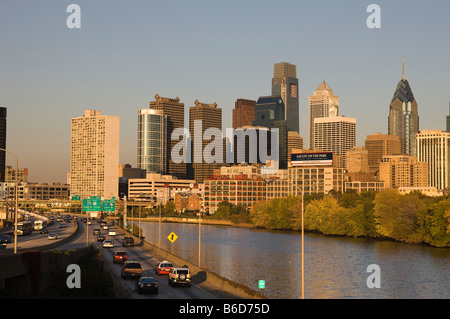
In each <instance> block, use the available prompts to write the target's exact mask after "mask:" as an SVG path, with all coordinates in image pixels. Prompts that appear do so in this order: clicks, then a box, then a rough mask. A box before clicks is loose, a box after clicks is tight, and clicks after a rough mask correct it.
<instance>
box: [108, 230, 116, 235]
mask: <svg viewBox="0 0 450 319" xmlns="http://www.w3.org/2000/svg"><path fill="white" fill-rule="evenodd" d="M108 235H109V236H116V235H117V234H116V231H115V230H114V229H110V230H109V232H108Z"/></svg>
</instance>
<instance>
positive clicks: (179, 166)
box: [150, 94, 187, 178]
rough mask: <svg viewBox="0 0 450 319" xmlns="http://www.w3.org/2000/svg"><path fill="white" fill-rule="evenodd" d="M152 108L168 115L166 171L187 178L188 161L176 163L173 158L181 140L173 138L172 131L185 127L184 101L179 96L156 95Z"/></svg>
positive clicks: (151, 103)
mask: <svg viewBox="0 0 450 319" xmlns="http://www.w3.org/2000/svg"><path fill="white" fill-rule="evenodd" d="M150 109H152V110H160V111H163V113H164V115H166V116H167V134H166V138H167V142H166V145H167V152H166V153H167V156H166V161H167V164H166V167H167V169H166V171H167V174H169V175H173V176H176V177H178V178H186V176H187V171H186V169H187V168H186V163H184V162H181V163H175V162H174V161H173V159H172V149H173V147H174V146H175V145H177V144H178V143H179V142H180V140H181V139H180V140H176V139H175V140H172V138H171V137H172V132H173V130H175V129H177V128H184V103H181V102H180V99H179V98H178V97H176V98H174V99H173V98H167V97H161V96H159V95H158V94H156V95H155V101H151V102H150Z"/></svg>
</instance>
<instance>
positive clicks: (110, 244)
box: [103, 239, 114, 248]
mask: <svg viewBox="0 0 450 319" xmlns="http://www.w3.org/2000/svg"><path fill="white" fill-rule="evenodd" d="M103 248H114V242H113V241H112V240H109V239H107V240H104V241H103Z"/></svg>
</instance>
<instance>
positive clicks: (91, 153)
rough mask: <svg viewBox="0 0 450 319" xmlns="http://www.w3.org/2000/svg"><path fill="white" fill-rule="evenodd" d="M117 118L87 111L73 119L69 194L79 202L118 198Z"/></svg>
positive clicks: (118, 123)
mask: <svg viewBox="0 0 450 319" xmlns="http://www.w3.org/2000/svg"><path fill="white" fill-rule="evenodd" d="M119 126H120V118H119V117H118V116H109V115H101V112H100V111H96V110H86V111H85V112H84V115H83V116H82V117H77V118H73V119H72V130H71V148H70V194H71V196H74V195H80V196H81V198H89V197H90V196H102V197H103V198H111V197H113V196H115V197H118V191H119Z"/></svg>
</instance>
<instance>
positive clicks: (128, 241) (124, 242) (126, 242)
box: [122, 237, 134, 247]
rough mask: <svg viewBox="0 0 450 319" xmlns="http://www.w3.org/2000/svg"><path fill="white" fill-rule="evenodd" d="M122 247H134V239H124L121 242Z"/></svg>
mask: <svg viewBox="0 0 450 319" xmlns="http://www.w3.org/2000/svg"><path fill="white" fill-rule="evenodd" d="M122 246H124V247H125V246H134V239H133V238H132V237H124V238H123V240H122Z"/></svg>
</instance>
